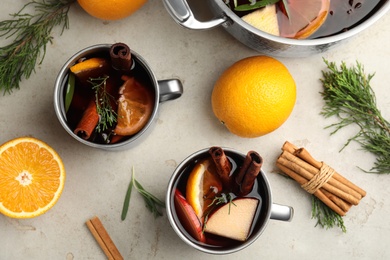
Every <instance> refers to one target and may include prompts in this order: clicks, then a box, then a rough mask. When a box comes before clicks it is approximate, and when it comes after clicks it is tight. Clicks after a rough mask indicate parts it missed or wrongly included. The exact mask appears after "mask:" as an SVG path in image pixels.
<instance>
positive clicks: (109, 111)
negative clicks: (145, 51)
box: [64, 43, 155, 144]
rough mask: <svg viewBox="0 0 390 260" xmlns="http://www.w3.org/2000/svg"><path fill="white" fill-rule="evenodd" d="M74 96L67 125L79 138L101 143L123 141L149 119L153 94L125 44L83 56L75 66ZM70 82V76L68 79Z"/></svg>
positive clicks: (73, 68) (150, 85)
mask: <svg viewBox="0 0 390 260" xmlns="http://www.w3.org/2000/svg"><path fill="white" fill-rule="evenodd" d="M69 74H71V75H72V76H74V78H75V81H74V86H73V88H74V89H73V96H72V97H71V102H70V101H69V97H68V96H66V95H64V96H65V97H66V99H67V100H66V103H69V102H70V105H69V108H68V110H67V112H66V118H67V124H68V125H69V127H70V128H71V129H72V130H73V131H74V133H75V134H76V135H78V136H80V137H81V138H83V139H85V140H88V141H91V142H94V143H100V144H111V143H115V142H119V141H122V140H126V139H128V138H130V137H131V136H133V135H135V134H137V133H138V132H139V131H140V130H141V129H142V128H143V127H144V126H145V125H146V124H147V123H148V121H149V120H150V118H151V115H152V111H153V108H154V107H153V106H154V101H155V100H154V99H155V97H154V96H155V93H154V89H153V87H152V86H153V85H152V82H151V80H150V78H149V76H148V75H147V72H145V70H144V69H143V67H142V65H140V64H139V63H138V61H137V60H136V59H133V58H132V57H131V51H130V49H129V48H128V46H127V45H125V44H123V43H117V44H114V45H112V47H111V49H110V50H109V52H101V53H96V54H93V55H91V56H86V57H83V58H82V59H80V60H79V61H78V62H77V63H76V64H74V65H73V66H72V67H71V68H70V70H69ZM69 78H70V79H72V77H69Z"/></svg>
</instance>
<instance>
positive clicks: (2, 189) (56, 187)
mask: <svg viewBox="0 0 390 260" xmlns="http://www.w3.org/2000/svg"><path fill="white" fill-rule="evenodd" d="M64 183H65V167H64V164H63V162H62V160H61V158H60V156H59V155H58V154H57V152H56V151H54V149H53V148H51V147H50V146H49V145H48V144H46V143H44V142H42V141H40V140H38V139H35V138H32V137H20V138H17V139H13V140H11V141H8V142H6V143H4V144H3V145H1V146H0V213H2V214H4V215H7V216H9V217H13V218H32V217H36V216H39V215H41V214H43V213H45V212H46V211H47V210H49V209H50V208H51V207H53V206H54V204H55V203H56V202H57V200H58V198H59V197H60V195H61V193H62V190H63V188H64Z"/></svg>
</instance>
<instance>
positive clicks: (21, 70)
mask: <svg viewBox="0 0 390 260" xmlns="http://www.w3.org/2000/svg"><path fill="white" fill-rule="evenodd" d="M73 2H75V0H40V1H38V0H34V1H31V2H28V3H27V4H25V5H24V6H23V7H22V8H21V9H20V11H19V12H17V13H14V14H10V16H11V17H12V18H11V19H9V20H4V21H1V22H0V37H4V38H5V41H10V43H9V44H6V45H5V46H2V47H0V90H2V91H3V93H4V94H6V93H8V94H9V93H11V92H12V90H13V89H19V83H20V82H21V80H22V79H23V78H26V79H28V78H29V77H30V76H31V74H32V73H33V72H35V67H36V66H37V64H41V63H42V61H43V59H44V57H45V54H46V46H47V44H48V43H51V42H52V39H53V37H52V36H51V33H52V29H53V28H54V27H55V26H57V25H62V31H61V34H62V32H63V31H64V30H65V29H67V28H68V27H69V20H68V11H69V8H70V6H71V4H72V3H73ZM30 9H32V10H33V11H34V12H33V14H31V13H28V12H27V10H30Z"/></svg>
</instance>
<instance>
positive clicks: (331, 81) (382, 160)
mask: <svg viewBox="0 0 390 260" xmlns="http://www.w3.org/2000/svg"><path fill="white" fill-rule="evenodd" d="M324 62H325V63H326V65H327V67H328V69H329V71H322V74H323V78H322V79H321V82H322V83H323V87H324V90H323V92H321V95H322V96H323V99H324V100H325V105H324V107H323V111H322V112H321V114H322V115H323V116H325V117H326V118H328V117H331V116H336V117H338V119H339V122H337V123H334V124H331V125H329V126H327V128H334V131H333V132H332V133H331V134H335V133H336V132H337V131H339V130H340V129H342V128H344V127H346V126H348V125H357V126H358V127H359V130H358V132H357V133H356V134H355V135H354V136H352V137H351V138H349V139H348V140H347V141H346V143H345V144H344V146H343V147H342V148H341V150H343V149H344V148H345V147H346V146H347V145H348V144H349V143H350V142H352V141H356V142H358V143H359V144H360V146H361V147H362V149H363V150H366V151H368V152H371V153H373V154H374V155H375V156H376V161H375V162H374V166H373V167H372V168H371V169H370V170H369V171H366V172H371V173H390V123H389V122H388V121H387V120H386V119H385V118H383V116H382V115H381V112H380V110H379V109H378V107H377V104H376V97H375V93H374V91H373V89H372V88H371V86H370V81H371V79H372V77H373V76H374V74H366V73H365V72H364V68H363V66H362V65H361V64H360V63H359V62H357V65H356V66H352V67H350V68H347V66H346V64H345V63H344V62H342V63H341V65H340V67H339V68H338V67H337V66H336V64H335V63H334V62H328V61H327V60H325V59H324Z"/></svg>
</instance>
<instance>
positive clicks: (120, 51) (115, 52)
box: [110, 43, 133, 71]
mask: <svg viewBox="0 0 390 260" xmlns="http://www.w3.org/2000/svg"><path fill="white" fill-rule="evenodd" d="M110 57H111V64H112V67H113V68H114V69H116V70H122V71H129V70H130V69H131V67H132V65H133V60H132V59H131V51H130V48H129V46H127V45H126V44H124V43H115V44H113V45H112V46H111V48H110Z"/></svg>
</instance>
